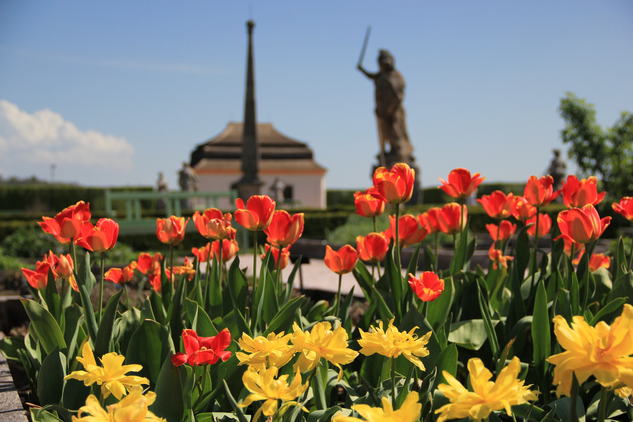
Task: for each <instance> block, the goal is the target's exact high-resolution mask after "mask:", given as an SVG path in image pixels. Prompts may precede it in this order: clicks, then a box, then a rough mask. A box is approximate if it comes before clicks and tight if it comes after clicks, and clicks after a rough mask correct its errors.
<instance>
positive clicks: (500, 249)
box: [0, 164, 633, 422]
mask: <svg viewBox="0 0 633 422" xmlns="http://www.w3.org/2000/svg"><path fill="white" fill-rule="evenodd" d="M414 179H415V178H414V174H413V171H412V170H411V169H410V168H409V167H408V166H407V165H406V164H398V165H396V166H394V167H393V168H392V169H391V170H389V169H385V168H380V169H378V170H377V171H376V174H375V175H374V180H373V183H374V185H373V186H372V187H371V188H370V189H368V190H367V191H366V192H365V193H360V192H359V193H358V194H357V195H355V205H356V207H357V212H358V214H359V215H362V216H364V217H367V218H376V217H377V216H379V215H380V214H382V213H383V212H384V210H385V204H386V203H389V204H391V205H393V209H394V215H393V216H391V217H390V227H389V228H388V229H387V230H386V231H384V232H376V231H375V232H373V233H359V237H358V239H357V244H356V248H354V247H353V246H352V245H345V246H343V247H341V248H339V249H338V250H333V249H332V248H330V247H326V252H325V264H326V265H327V266H328V268H330V269H331V270H332V277H333V278H335V277H337V276H338V280H339V292H338V294H337V295H336V297H335V299H334V301H333V302H332V303H328V302H325V301H319V302H316V303H312V302H310V301H308V300H307V299H306V298H305V297H303V296H300V297H295V296H293V294H292V291H293V286H294V281H295V276H296V274H297V272H298V270H299V265H300V262H301V261H300V260H299V261H297V264H295V266H294V268H293V271H292V273H291V275H290V276H289V277H288V279H287V280H282V276H281V275H282V271H281V270H282V269H284V268H285V267H286V266H288V265H290V264H289V261H290V259H289V256H290V253H291V250H292V245H293V244H294V243H295V242H296V241H297V239H299V238H300V237H301V235H302V232H303V228H304V215H303V214H302V213H297V214H294V215H291V214H289V213H288V212H286V211H284V210H275V202H274V201H273V200H272V199H271V198H269V197H267V196H253V197H251V198H249V199H248V201H247V202H246V203H244V202H243V201H241V200H238V201H237V208H238V209H237V211H236V212H235V216H233V215H231V214H230V213H222V212H221V211H219V210H216V209H208V210H206V211H205V212H204V213H199V212H196V213H195V214H194V215H193V217H192V219H193V224H195V226H196V228H197V229H198V231H199V233H200V234H201V235H202V236H204V237H206V238H207V239H208V240H209V243H207V244H206V245H200V246H199V247H198V248H194V249H192V254H193V258H192V259H189V258H187V259H185V261H184V263H183V265H178V266H174V258H173V249H174V247H175V246H176V245H178V244H180V243H182V242H183V239H184V233H185V230H184V229H185V227H186V225H187V224H188V223H189V219H187V220H185V218H183V217H175V216H172V217H170V218H167V219H158V220H157V238H158V240H159V241H160V242H162V243H163V244H165V245H168V247H169V250H170V252H169V253H168V254H166V255H165V256H162V255H161V254H160V253H156V254H154V255H150V254H148V253H141V254H140V255H139V256H138V258H137V259H136V260H135V261H133V262H131V263H130V264H129V265H127V266H125V267H123V268H111V269H110V270H108V271H107V272H105V271H104V261H105V260H104V257H105V256H106V254H108V253H110V252H109V251H111V250H112V249H113V248H114V247H115V245H116V241H117V237H118V225H117V223H116V222H115V221H113V220H110V219H100V220H99V221H98V222H97V223H96V225H92V224H91V223H90V219H91V213H90V209H89V205H88V204H86V203H84V202H83V201H80V202H79V203H77V204H76V205H74V206H71V207H69V208H66V209H64V210H63V211H62V212H60V213H59V214H58V215H57V216H55V218H46V217H45V218H44V219H43V220H44V221H42V222H40V226H41V227H42V229H43V230H44V231H45V232H46V233H50V234H51V235H53V236H54V237H55V238H56V239H57V241H59V242H60V243H61V244H63V245H67V247H68V254H60V255H55V254H53V253H52V252H51V253H49V254H47V255H46V256H45V257H44V259H43V260H42V261H39V262H38V263H37V264H36V265H35V269H30V268H25V269H23V272H24V275H25V276H26V278H27V280H28V282H29V285H30V286H31V291H32V293H33V297H34V298H35V299H34V300H25V299H23V300H22V304H23V306H24V308H25V310H26V312H27V313H28V315H29V318H30V321H31V322H30V327H29V333H28V334H27V335H26V337H25V338H24V339H20V338H11V339H5V340H3V341H2V342H1V343H0V348H1V349H2V351H3V352H4V354H5V355H6V356H7V358H9V359H11V360H14V361H16V362H19V363H21V364H22V365H23V367H24V368H25V371H26V373H27V375H28V377H29V379H30V383H31V387H32V389H33V391H34V392H37V396H38V400H39V406H36V407H33V408H32V409H31V416H32V417H33V419H34V420H36V421H55V420H63V421H68V422H70V421H71V420H72V421H82V422H90V421H115V420H116V421H141V420H167V421H170V422H171V421H192V422H193V421H215V420H224V421H227V420H238V421H240V422H244V421H248V420H252V421H256V420H268V421H286V422H294V421H297V422H299V421H308V422H319V421H329V420H332V421H334V422H357V421H361V420H367V421H393V422H395V421H398V422H408V421H411V422H413V421H417V420H424V421H429V420H436V421H439V422H442V421H447V420H460V419H463V418H470V419H472V420H475V421H482V420H493V421H496V420H500V419H505V420H508V418H517V417H518V418H523V420H535V421H566V420H572V421H575V420H580V419H581V418H586V419H597V420H599V421H604V420H606V419H607V418H609V419H612V420H614V419H617V420H630V419H631V418H632V417H633V410H632V407H631V389H632V388H633V369H632V368H633V356H632V355H633V306H631V303H632V300H631V298H633V272H632V271H631V268H630V265H631V264H630V261H629V259H627V258H628V257H627V256H625V254H624V247H623V244H622V241H620V243H619V246H618V249H617V252H616V254H615V256H614V257H613V258H612V259H613V260H614V261H615V262H614V266H613V268H614V274H613V276H612V275H611V274H610V273H609V272H608V271H607V270H606V268H605V267H607V268H608V267H609V265H610V259H611V258H609V257H604V256H600V255H598V254H593V251H594V248H595V245H596V242H597V239H598V238H599V237H600V236H601V235H602V233H603V232H604V230H605V229H606V228H607V226H608V225H609V224H610V217H605V218H600V216H599V215H598V212H597V211H596V210H595V208H594V205H596V204H597V203H599V202H600V201H602V199H603V196H604V194H603V193H600V194H599V193H598V192H597V189H596V183H595V180H594V179H592V178H590V179H587V180H580V181H579V180H577V179H576V178H575V177H573V176H570V178H568V179H567V181H566V183H565V184H564V186H563V189H562V191H556V192H554V191H553V189H552V179H551V177H548V176H546V177H543V178H540V179H539V178H537V177H532V178H530V179H529V180H528V182H527V184H526V187H525V191H524V196H523V197H518V196H515V195H513V194H511V193H508V194H506V193H504V192H501V191H494V192H491V193H490V195H483V196H482V198H480V200H479V201H480V202H481V203H482V205H483V206H484V209H485V211H486V212H487V214H488V216H489V217H490V218H492V219H495V220H496V221H497V223H496V224H490V225H488V227H487V229H488V231H489V233H490V236H491V247H490V249H489V252H488V255H489V257H490V260H491V263H490V266H489V267H488V268H487V270H484V269H482V268H481V267H480V266H478V267H476V268H475V269H471V258H472V257H473V254H474V251H475V247H476V239H475V238H471V237H469V236H468V235H466V233H468V228H469V221H468V220H469V219H468V215H467V214H468V212H467V208H466V207H465V206H464V205H463V200H464V198H466V197H467V196H469V195H470V194H471V193H472V192H473V190H474V189H475V188H476V187H477V186H478V185H479V184H480V183H481V181H482V180H483V178H481V177H479V174H475V175H472V176H471V174H470V172H468V171H467V170H465V169H455V170H453V171H452V172H451V173H450V175H449V177H448V181H444V180H442V186H441V188H442V190H443V191H444V192H445V193H446V194H448V195H450V196H452V197H453V198H456V201H458V202H453V203H449V204H446V205H444V206H443V207H441V208H439V207H438V208H431V209H429V210H428V211H426V212H424V213H422V214H420V215H417V216H414V215H408V214H404V215H400V204H403V203H405V202H407V201H408V199H409V198H410V197H411V193H412V189H413V181H414ZM558 195H562V196H563V199H564V202H565V204H566V205H567V206H568V209H566V210H565V211H562V212H561V213H559V214H558V216H557V218H556V221H555V222H554V221H552V219H551V218H549V216H547V214H542V208H543V207H545V206H547V204H548V203H549V202H551V201H552V200H553V199H554V198H556V197H557V196H558ZM613 208H614V210H615V211H616V212H618V213H619V214H621V215H623V216H625V217H626V218H627V219H628V220H631V219H633V200H631V199H630V198H623V199H622V200H621V202H620V203H619V204H614V206H613ZM510 216H513V217H514V218H515V219H516V220H518V221H520V222H521V223H520V224H521V227H517V224H514V223H511V222H509V221H508V218H509V217H510ZM233 218H234V221H233ZM235 223H237V224H239V225H241V226H243V227H245V228H246V229H248V230H250V231H251V232H252V233H253V242H254V243H255V250H260V249H261V250H262V252H263V254H262V255H261V260H260V259H257V258H258V257H257V255H255V256H254V260H253V262H243V261H240V259H239V245H238V244H237V242H236V240H235V228H234V227H233V224H235ZM262 232H263V234H262ZM438 233H444V234H446V235H448V236H450V237H452V239H453V244H454V256H453V258H452V260H451V263H450V267H449V268H448V269H445V270H440V269H438V264H437V262H438V261H437V257H438V247H437V242H431V244H430V246H427V247H425V248H422V247H421V243H420V242H421V241H422V240H423V239H425V238H427V237H428V236H431V238H433V237H435V238H436V239H437V235H438ZM546 234H551V238H552V239H553V240H552V241H551V253H543V252H542V251H541V252H540V253H539V255H537V250H536V249H537V248H535V247H533V246H532V245H538V244H539V242H538V241H539V238H542V237H543V236H545V235H546ZM260 236H265V238H266V242H267V244H266V245H264V246H265V247H264V248H259V247H258V245H257V242H258V239H259V237H260ZM512 236H516V241H515V242H514V243H513V248H512V249H513V250H510V248H508V244H509V239H510V238H511V237H512ZM531 240H532V241H531ZM433 243H434V244H433ZM411 245H413V246H415V245H417V247H416V249H415V251H414V253H413V256H412V258H411V260H410V265H409V268H407V271H406V272H404V273H403V272H402V271H401V268H402V266H401V249H402V247H404V246H411ZM433 246H435V247H433ZM77 247H82V248H84V249H86V250H87V252H86V253H85V255H84V259H82V260H81V262H77V259H76V248H77ZM421 253H423V254H424V257H425V259H424V261H425V263H428V264H425V266H426V265H428V266H429V267H430V269H431V271H425V272H423V273H421V274H420V275H419V276H416V274H417V270H418V268H417V263H418V257H419V255H420V254H421ZM577 255H579V256H578V258H577V259H576V256H577ZM537 257H539V260H538V261H537V259H536V258H537ZM233 258H235V259H233ZM95 259H96V260H97V261H99V262H100V267H101V274H100V276H98V277H95V276H94V275H93V274H92V272H91V271H90V268H91V260H95ZM231 259H233V261H232V264H231V265H230V266H228V267H227V264H226V262H227V261H229V260H231ZM201 263H206V266H204V268H206V271H205V272H202V271H201V270H200V268H201V265H200V264H201ZM250 265H252V268H253V270H254V271H253V274H255V275H257V277H256V278H255V279H253V280H249V279H248V278H247V277H246V274H245V272H244V270H243V268H244V267H246V266H250ZM350 272H351V273H353V274H354V276H355V278H356V280H357V282H358V284H359V286H360V288H361V289H362V291H363V293H364V295H365V298H366V299H367V301H368V306H367V309H366V310H365V312H364V314H363V315H362V317H361V318H360V320H359V321H358V323H357V324H352V319H351V318H350V307H351V303H352V299H353V295H348V296H347V297H342V295H341V293H340V283H341V279H342V276H343V274H346V273H350ZM138 273H140V274H142V276H143V277H146V279H147V281H148V283H149V284H150V285H151V287H152V290H151V293H150V294H149V295H148V296H147V297H146V298H144V300H143V301H142V303H140V304H139V305H138V306H133V305H132V303H131V302H130V300H129V297H128V291H127V290H128V289H127V283H128V282H129V280H130V279H131V278H132V277H133V276H134V274H138ZM105 283H115V284H116V285H118V286H120V289H119V290H118V292H117V293H115V294H113V295H112V296H111V297H110V298H109V299H108V300H107V303H106V304H105V307H104V306H103V303H104V300H103V291H104V284H105ZM93 290H95V291H97V292H99V298H100V299H99V301H98V302H97V306H96V307H93V304H92V303H91V300H90V295H91V293H92V292H93ZM95 308H96V309H95ZM510 420H511V419H510Z"/></svg>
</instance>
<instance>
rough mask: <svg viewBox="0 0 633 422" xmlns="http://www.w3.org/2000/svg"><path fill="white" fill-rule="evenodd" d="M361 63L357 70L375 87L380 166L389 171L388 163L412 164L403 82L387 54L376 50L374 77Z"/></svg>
mask: <svg viewBox="0 0 633 422" xmlns="http://www.w3.org/2000/svg"><path fill="white" fill-rule="evenodd" d="M365 45H366V44H365ZM364 47H365V46H364ZM363 53H364V51H363ZM361 61H362V54H361ZM361 61H359V63H358V70H360V71H361V72H363V73H364V74H365V76H367V77H368V78H369V79H372V80H373V81H374V84H375V85H376V93H375V96H376V119H377V123H378V139H379V142H380V156H379V160H380V165H381V166H386V167H389V166H390V165H391V164H392V163H399V162H405V163H408V162H411V161H412V160H413V146H412V145H411V142H410V141H409V135H408V133H407V125H406V116H405V111H404V107H403V106H402V101H403V100H404V87H405V82H404V78H403V77H402V75H401V74H400V72H398V71H397V70H396V69H395V61H394V58H393V56H392V55H391V53H389V51H387V50H380V52H379V55H378V66H379V67H380V70H379V71H378V72H376V73H371V72H368V71H366V70H365V69H364V68H363V66H362V63H361ZM386 143H389V148H390V149H389V151H388V152H387V151H385V144H386Z"/></svg>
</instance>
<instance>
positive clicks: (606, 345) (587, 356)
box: [547, 304, 633, 396]
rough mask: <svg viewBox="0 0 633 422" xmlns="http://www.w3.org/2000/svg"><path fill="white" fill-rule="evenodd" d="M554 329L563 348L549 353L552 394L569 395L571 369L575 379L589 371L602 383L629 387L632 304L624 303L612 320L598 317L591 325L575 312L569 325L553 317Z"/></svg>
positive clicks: (632, 373) (632, 365) (583, 377)
mask: <svg viewBox="0 0 633 422" xmlns="http://www.w3.org/2000/svg"><path fill="white" fill-rule="evenodd" d="M554 333H555V334H556V339H557V340H558V343H559V344H560V345H561V347H562V348H563V349H565V351H564V352H563V353H559V354H557V355H554V356H550V357H549V358H548V359H547V361H548V362H549V363H551V364H552V365H556V367H555V368H554V385H556V394H557V395H558V396H560V395H563V394H564V395H566V396H569V394H570V392H571V385H572V379H573V373H576V378H578V382H579V383H581V384H582V383H583V382H585V381H586V380H587V379H588V378H589V377H590V376H591V375H593V376H594V377H596V381H598V382H599V383H600V384H601V385H602V386H603V387H606V388H621V387H625V386H626V387H633V356H631V355H633V306H631V305H628V304H626V305H624V309H623V310H622V315H620V316H619V317H617V318H616V319H615V321H613V324H611V326H609V325H608V324H607V323H605V322H603V321H600V322H598V323H597V324H596V326H595V327H591V326H590V325H589V324H588V323H587V322H586V321H585V319H584V318H583V317H581V316H575V317H574V319H573V322H572V324H571V328H570V327H569V324H567V321H566V320H565V318H563V317H562V316H560V315H557V316H556V317H554Z"/></svg>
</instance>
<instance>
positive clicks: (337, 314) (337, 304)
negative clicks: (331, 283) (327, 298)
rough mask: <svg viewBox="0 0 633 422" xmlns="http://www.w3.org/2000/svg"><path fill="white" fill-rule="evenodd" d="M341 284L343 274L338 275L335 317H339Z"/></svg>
mask: <svg viewBox="0 0 633 422" xmlns="http://www.w3.org/2000/svg"><path fill="white" fill-rule="evenodd" d="M342 282H343V274H339V275H338V293H337V294H336V316H338V317H339V318H340V316H339V312H340V310H341V283H342Z"/></svg>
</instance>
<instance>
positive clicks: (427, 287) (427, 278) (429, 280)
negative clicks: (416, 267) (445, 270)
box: [409, 271, 444, 302]
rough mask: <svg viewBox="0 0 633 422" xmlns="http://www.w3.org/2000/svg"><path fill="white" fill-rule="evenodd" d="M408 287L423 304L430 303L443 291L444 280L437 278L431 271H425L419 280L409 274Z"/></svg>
mask: <svg viewBox="0 0 633 422" xmlns="http://www.w3.org/2000/svg"><path fill="white" fill-rule="evenodd" d="M409 286H411V290H413V293H415V294H416V296H417V297H419V298H420V300H422V301H424V302H432V301H434V300H435V299H437V298H438V297H440V295H441V294H442V292H443V291H444V280H442V279H441V278H439V277H438V276H437V274H435V273H434V272H431V271H425V272H423V273H422V274H421V275H420V278H415V276H414V275H413V274H411V273H409Z"/></svg>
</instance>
